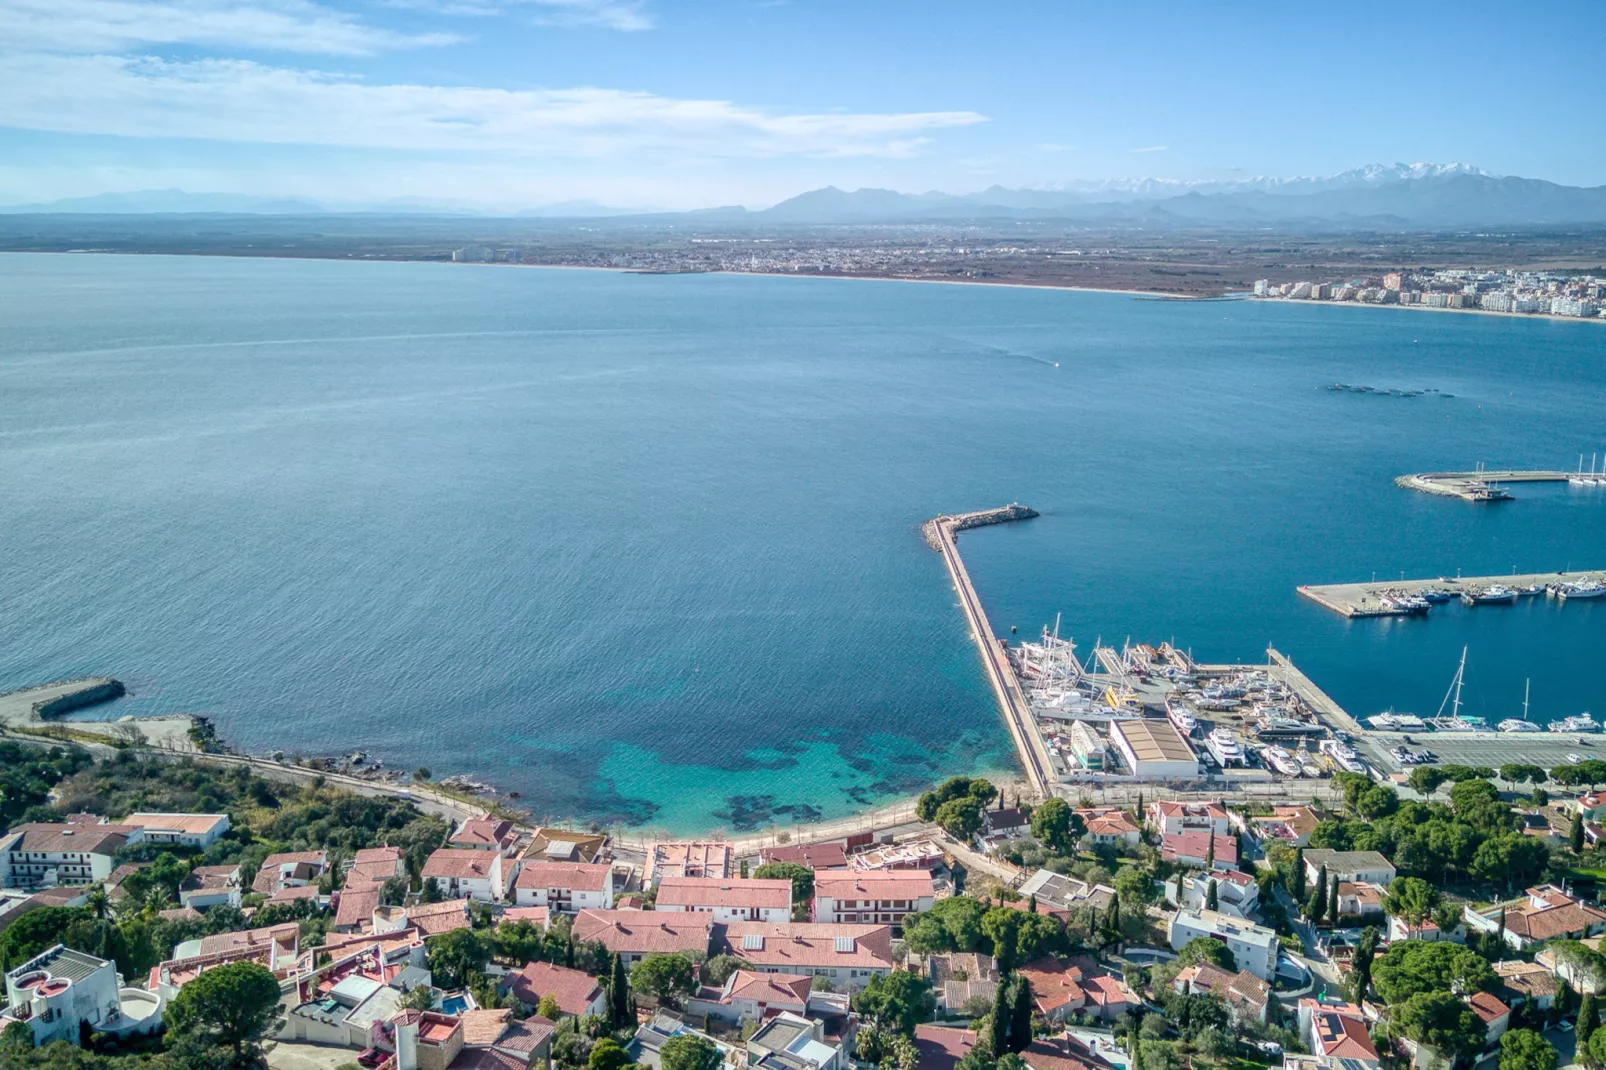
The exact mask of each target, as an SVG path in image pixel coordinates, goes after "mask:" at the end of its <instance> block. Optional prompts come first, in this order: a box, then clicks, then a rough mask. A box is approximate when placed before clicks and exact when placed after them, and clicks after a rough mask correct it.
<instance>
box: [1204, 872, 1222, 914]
mask: <svg viewBox="0 0 1606 1070" xmlns="http://www.w3.org/2000/svg"><path fill="white" fill-rule="evenodd" d="M1205 909H1206V910H1219V909H1221V897H1220V893H1218V892H1217V891H1216V879H1215V878H1214V877H1211V878H1210V883H1209V884H1208V885H1206V886H1205Z"/></svg>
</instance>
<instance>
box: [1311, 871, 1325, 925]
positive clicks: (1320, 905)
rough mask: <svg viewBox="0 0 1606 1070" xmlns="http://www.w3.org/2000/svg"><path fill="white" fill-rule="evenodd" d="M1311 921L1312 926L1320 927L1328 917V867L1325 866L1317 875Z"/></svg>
mask: <svg viewBox="0 0 1606 1070" xmlns="http://www.w3.org/2000/svg"><path fill="white" fill-rule="evenodd" d="M1311 905H1312V911H1311V919H1310V923H1311V924H1312V925H1320V924H1321V923H1322V919H1323V918H1324V917H1326V916H1327V866H1326V865H1323V866H1322V868H1321V872H1319V873H1318V874H1317V875H1316V890H1315V891H1313V892H1311Z"/></svg>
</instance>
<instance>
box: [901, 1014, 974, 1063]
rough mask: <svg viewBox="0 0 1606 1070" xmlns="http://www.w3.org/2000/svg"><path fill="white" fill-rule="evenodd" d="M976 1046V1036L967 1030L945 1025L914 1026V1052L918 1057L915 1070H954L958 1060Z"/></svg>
mask: <svg viewBox="0 0 1606 1070" xmlns="http://www.w3.org/2000/svg"><path fill="white" fill-rule="evenodd" d="M975 1046H976V1034H975V1033H974V1032H972V1031H971V1030H969V1029H954V1028H952V1027H950V1026H945V1025H917V1026H915V1051H916V1052H918V1053H919V1055H920V1061H919V1062H918V1063H916V1064H915V1065H916V1070H954V1066H955V1064H956V1063H958V1062H959V1060H961V1059H963V1058H964V1057H965V1056H966V1055H968V1054H969V1053H970V1049H972V1048H974V1047H975Z"/></svg>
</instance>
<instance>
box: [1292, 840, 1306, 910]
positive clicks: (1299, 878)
mask: <svg viewBox="0 0 1606 1070" xmlns="http://www.w3.org/2000/svg"><path fill="white" fill-rule="evenodd" d="M1291 876H1292V877H1293V883H1292V884H1290V885H1289V887H1288V893H1289V894H1290V895H1292V896H1293V897H1294V902H1296V903H1298V902H1300V901H1301V900H1303V899H1304V898H1305V849H1304V848H1303V847H1301V848H1299V849H1298V850H1296V851H1295V852H1294V872H1293V873H1292V874H1291Z"/></svg>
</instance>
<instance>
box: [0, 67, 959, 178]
mask: <svg viewBox="0 0 1606 1070" xmlns="http://www.w3.org/2000/svg"><path fill="white" fill-rule="evenodd" d="M0 100H4V101H5V102H6V106H5V113H4V116H3V118H0V122H3V123H4V124H5V125H8V126H13V127H20V128H24V129H30V130H46V131H54V132H59V133H68V134H111V135H117V136H121V137H149V138H194V139H203V140H210V141H225V142H256V143H267V144H304V145H333V146H344V147H358V148H399V149H409V150H454V151H489V152H502V153H513V154H518V155H525V156H539V155H558V156H574V157H592V158H609V157H618V156H622V155H626V154H633V153H653V154H661V155H666V156H669V157H685V156H688V155H699V156H704V157H710V158H728V157H781V156H805V157H816V158H842V157H878V156H879V157H908V156H914V155H917V154H919V153H920V152H921V150H922V148H923V146H924V145H925V144H926V135H927V133H929V132H930V131H934V130H939V129H944V128H951V127H962V126H969V125H972V124H975V123H981V122H985V121H986V117H985V116H983V115H980V114H978V113H976V112H972V111H943V112H909V113H891V114H878V113H850V112H843V113H835V112H833V113H829V114H791V115H788V114H774V113H772V112H769V111H765V110H762V109H759V108H753V107H747V106H743V105H740V104H735V103H732V102H730V101H722V100H695V99H680V98H674V97H664V96H658V95H655V94H652V93H642V92H630V91H625V90H616V89H598V88H589V87H582V88H574V89H553V90H505V89H488V88H477V87H464V86H437V85H407V84H401V85H373V84H369V83H366V82H363V81H359V80H357V79H354V78H351V77H348V76H344V75H340V74H334V73H327V72H319V71H309V70H300V69H294V68H287V67H275V66H269V65H265V64H260V63H255V62H251V61H247V60H224V59H218V60H197V61H190V62H174V61H169V60H162V59H157V58H154V57H148V56H144V57H141V56H104V55H102V56H61V55H42V54H32V55H26V54H24V55H11V56H0Z"/></svg>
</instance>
